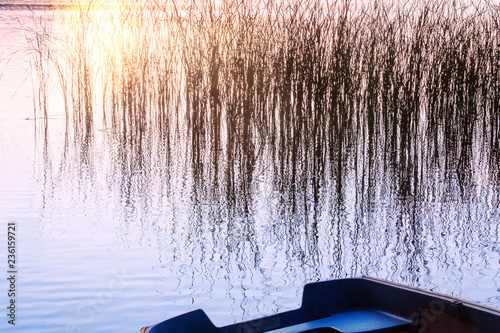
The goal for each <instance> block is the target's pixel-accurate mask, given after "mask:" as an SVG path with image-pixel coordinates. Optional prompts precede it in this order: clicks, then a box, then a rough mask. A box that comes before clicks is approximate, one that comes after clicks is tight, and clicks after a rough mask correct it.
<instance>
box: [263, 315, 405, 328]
mask: <svg viewBox="0 0 500 333" xmlns="http://www.w3.org/2000/svg"><path fill="white" fill-rule="evenodd" d="M405 330H408V331H412V330H414V327H413V326H412V325H411V322H410V321H409V320H405V319H402V318H398V317H395V316H392V315H390V314H388V313H386V312H383V311H379V310H375V309H368V310H354V311H348V312H341V313H336V314H333V315H331V316H329V317H326V318H321V319H317V320H313V321H309V322H305V323H300V324H297V325H292V326H288V327H283V328H279V329H276V330H271V331H267V333H299V332H300V333H305V332H307V333H327V332H330V333H361V332H380V333H382V332H383V333H386V332H387V333H389V332H402V331H405Z"/></svg>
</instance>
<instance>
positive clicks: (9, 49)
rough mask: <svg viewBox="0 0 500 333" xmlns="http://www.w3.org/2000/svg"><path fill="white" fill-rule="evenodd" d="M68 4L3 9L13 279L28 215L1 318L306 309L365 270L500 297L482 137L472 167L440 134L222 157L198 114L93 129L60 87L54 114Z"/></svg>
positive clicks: (113, 324)
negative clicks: (194, 125) (166, 123)
mask: <svg viewBox="0 0 500 333" xmlns="http://www.w3.org/2000/svg"><path fill="white" fill-rule="evenodd" d="M2 3H5V1H4V2H2ZM51 15H52V14H51V12H50V11H49V10H48V9H47V12H44V11H43V9H41V8H37V9H35V10H34V11H29V10H26V9H22V8H17V7H16V8H15V9H14V10H12V9H9V8H6V7H0V40H1V42H0V75H1V80H0V163H1V168H0V212H1V213H0V221H1V226H0V227H1V229H2V230H1V231H0V236H1V237H2V241H1V242H0V244H2V248H3V250H2V251H0V260H1V261H2V262H3V264H2V267H3V268H2V269H3V271H4V275H5V274H6V271H7V268H6V264H5V263H6V261H7V260H6V250H5V244H6V237H7V236H6V229H7V227H6V225H7V223H8V222H9V221H15V222H16V223H17V227H18V230H17V251H18V255H17V259H18V281H17V287H16V288H17V297H16V301H17V303H16V305H17V317H16V326H15V327H12V326H10V325H8V324H7V320H6V316H5V315H2V316H1V317H0V318H2V319H1V321H0V331H2V332H5V331H7V332H35V331H36V332H107V331H117V332H118V331H120V332H138V330H139V329H140V328H141V327H143V326H146V325H149V324H153V323H156V322H158V321H161V320H163V319H165V318H168V317H171V316H174V315H177V314H180V313H183V312H185V311H189V310H192V309H195V308H203V309H204V310H206V312H207V313H208V315H209V317H210V318H211V319H212V320H213V321H214V322H215V323H216V324H217V325H224V324H229V323H233V322H236V321H241V320H246V319H250V318H256V317H259V316H263V315H268V314H272V313H276V312H279V311H285V310H289V309H292V308H295V307H298V306H299V304H300V295H301V293H302V286H303V285H304V284H305V283H307V282H312V281H318V280H325V279H332V278H343V277H354V276H360V275H370V276H375V277H378V278H383V279H388V280H390V281H394V282H399V283H404V284H408V285H412V286H416V287H421V288H426V289H431V290H434V291H438V292H442V293H447V294H452V295H455V296H459V297H462V298H466V299H469V300H472V301H475V302H479V303H482V304H486V305H489V306H493V307H497V308H500V273H499V269H500V263H499V260H500V255H499V251H500V245H499V237H500V211H499V202H500V173H499V170H498V168H496V169H495V168H494V166H495V163H496V162H498V161H496V162H495V160H494V161H493V162H491V158H490V159H488V158H484V154H485V150H484V149H483V148H482V147H483V145H482V138H481V136H480V135H478V134H476V135H474V137H473V140H474V142H472V143H471V146H472V148H471V152H472V155H471V157H470V159H469V160H468V161H467V163H466V164H465V165H461V167H460V168H457V167H450V166H452V165H455V166H456V165H457V164H456V163H455V164H454V163H449V161H448V159H449V158H452V157H453V154H451V153H450V154H444V155H443V156H444V157H439V158H437V159H431V158H430V157H429V155H431V154H430V153H428V152H427V149H428V148H427V147H429V146H431V145H432V144H433V143H432V142H431V140H430V139H429V138H427V137H425V136H424V135H423V136H422V138H417V139H415V140H412V141H411V142H414V146H413V148H412V149H411V152H410V153H408V151H406V152H404V153H402V152H401V150H402V149H403V148H402V147H401V146H399V147H395V149H394V150H391V151H383V150H381V151H379V150H377V149H370V147H372V146H371V143H369V142H368V141H370V140H368V139H367V140H359V141H355V143H354V144H345V145H344V146H340V148H339V149H337V150H335V151H334V152H333V153H331V147H330V146H328V145H325V146H323V147H320V148H319V151H318V150H316V153H317V154H319V155H320V156H324V155H328V156H329V158H328V160H329V161H330V162H328V163H326V164H325V165H321V166H320V167H318V166H317V165H316V164H315V163H317V161H318V160H317V159H315V157H314V156H317V155H314V156H312V155H308V153H307V151H308V150H307V143H301V144H299V148H298V149H296V150H294V149H289V150H287V149H285V150H284V151H286V152H287V154H290V155H286V154H284V153H283V154H281V153H279V152H278V153H276V151H277V150H279V149H280V144H281V143H280V142H279V140H278V141H276V142H274V143H273V142H266V143H262V142H260V143H259V142H257V143H256V142H253V143H247V145H246V146H244V147H247V148H241V149H242V150H235V152H234V156H233V159H229V158H227V156H228V154H229V153H228V152H227V148H224V149H226V150H224V149H223V150H224V154H222V153H221V154H222V155H224V156H226V157H223V158H222V157H221V158H215V157H213V156H217V154H218V152H217V151H211V150H210V149H201V148H200V147H196V146H193V144H192V142H191V143H190V141H189V140H187V139H186V138H187V137H188V136H189V135H191V134H190V133H191V132H189V130H188V129H187V126H188V125H185V124H184V123H183V122H182V121H181V122H179V124H180V125H179V128H178V130H177V133H176V134H175V135H170V136H169V138H170V140H171V141H168V140H165V137H164V136H163V135H164V134H163V133H161V132H160V131H159V130H154V131H148V132H145V133H143V134H141V136H140V140H138V139H137V137H136V138H135V139H133V140H131V139H130V138H126V137H124V136H123V135H122V133H118V134H117V133H114V132H113V131H112V130H111V129H110V126H109V124H108V125H106V124H103V123H100V122H97V121H96V125H95V127H94V128H93V129H92V131H83V132H82V133H78V132H77V131H76V130H75V129H74V127H71V126H68V125H67V122H66V120H65V119H66V118H65V116H64V114H65V111H64V106H63V104H64V103H63V102H62V101H61V99H60V98H59V99H58V98H54V99H52V100H51V101H50V102H49V106H48V108H49V114H50V117H49V119H48V122H47V123H48V126H45V125H44V122H43V121H41V120H40V119H38V120H35V119H34V111H33V91H34V90H33V88H32V76H31V72H30V71H29V68H30V61H33V52H32V50H30V49H29V47H28V45H27V42H26V36H25V31H24V30H23V29H30V28H32V29H38V28H39V26H37V24H38V23H36V21H35V22H34V21H33V17H39V16H44V17H51ZM57 17H58V16H57V15H56V18H57ZM49 22H51V20H49ZM26 34H27V35H29V33H26ZM57 89H58V88H57V87H55V86H50V85H49V87H48V91H49V95H50V94H53V95H59V91H58V90H57ZM35 91H36V89H35ZM492 117H498V115H493V116H492ZM183 126H184V127H183ZM479 132H480V131H479ZM224 135H226V134H224ZM221 136H222V135H221ZM172 138H174V139H172ZM422 140H423V141H422ZM425 140H429V141H425ZM439 140H440V141H439V144H441V143H442V142H443V140H441V139H439ZM370 142H371V141H370ZM248 147H250V148H248ZM245 149H251V150H252V151H255V153H249V152H248V151H247V150H245ZM292 151H296V152H297V155H292ZM486 153H487V154H489V155H488V156H490V155H492V154H490V153H491V152H488V151H487V150H486ZM280 156H281V157H280ZM450 156H451V157H450ZM456 158H457V159H458V157H456ZM337 159H341V160H342V163H339V164H337V163H332V162H331V161H337ZM496 164H497V166H498V163H496ZM339 165H340V168H337V166H339ZM0 288H1V290H0V294H1V295H2V296H1V298H0V300H2V308H3V309H4V310H3V312H5V311H6V310H5V306H6V304H7V303H6V302H7V301H8V300H7V297H6V291H7V289H8V286H7V283H6V281H5V279H2V282H1V283H0Z"/></svg>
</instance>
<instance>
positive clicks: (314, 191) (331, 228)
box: [30, 2, 500, 328]
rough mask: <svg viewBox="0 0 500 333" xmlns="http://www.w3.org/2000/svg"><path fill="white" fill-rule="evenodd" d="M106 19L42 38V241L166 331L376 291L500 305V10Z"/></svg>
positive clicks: (309, 9)
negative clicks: (196, 318) (406, 290)
mask: <svg viewBox="0 0 500 333" xmlns="http://www.w3.org/2000/svg"><path fill="white" fill-rule="evenodd" d="M96 6H97V7H95V8H92V10H81V9H75V8H73V9H71V10H64V11H58V12H56V13H55V14H54V18H55V23H54V25H53V26H52V24H51V23H50V22H51V21H49V22H45V23H44V24H46V25H50V27H51V28H52V29H53V30H51V31H49V30H47V29H45V30H43V29H39V30H37V32H36V33H33V34H32V35H30V36H31V37H30V38H32V39H31V40H30V41H31V45H32V46H33V45H38V46H40V47H39V48H38V49H36V48H35V51H36V52H33V53H32V56H33V58H32V59H34V61H33V63H34V64H35V67H34V68H33V77H34V78H35V82H36V83H38V85H35V90H36V92H37V94H35V95H36V96H35V98H34V100H35V104H36V106H37V109H36V111H35V112H36V116H37V117H38V118H39V120H38V121H36V126H37V127H36V159H37V160H36V163H35V164H34V165H35V178H36V180H37V186H38V188H39V189H40V192H39V193H37V195H36V196H35V198H36V199H35V201H36V202H37V204H39V205H40V206H41V216H40V218H39V220H40V222H39V229H40V239H42V240H44V239H55V240H57V239H64V240H65V241H64V242H63V244H64V245H61V247H62V248H66V249H68V248H72V247H75V246H76V248H80V249H81V251H83V252H87V251H88V252H89V253H90V254H89V257H88V258H87V257H86V256H85V255H82V258H80V259H79V260H81V261H80V265H82V266H83V267H86V266H87V265H88V264H89V263H90V262H91V260H92V259H91V257H92V253H93V251H95V247H93V246H96V245H93V244H95V242H98V243H102V246H103V248H104V249H107V251H108V252H109V253H112V255H106V256H105V257H106V258H105V259H104V260H108V264H110V265H113V264H114V263H116V262H120V263H121V265H125V266H127V267H129V268H130V270H132V271H141V273H140V274H137V275H134V277H133V280H134V282H133V283H132V282H131V284H133V285H134V286H135V284H137V285H140V286H141V287H140V288H136V289H133V290H134V291H129V292H130V293H139V290H141V288H144V289H147V290H148V291H146V292H144V294H145V295H147V297H146V298H145V300H142V302H145V303H146V304H148V303H149V304H152V305H154V306H161V307H162V308H163V309H166V310H164V311H166V313H164V314H163V315H165V317H166V316H169V315H175V314H178V313H179V312H181V311H180V309H182V310H190V309H193V308H195V307H200V306H201V307H205V308H206V309H207V310H208V312H209V314H210V316H211V317H212V318H213V319H214V320H215V321H216V323H219V324H225V323H229V322H232V321H237V320H242V319H247V318H250V317H257V316H260V315H263V314H270V313H274V312H277V311H283V310H286V309H290V308H294V307H296V306H298V304H299V299H298V298H296V297H297V296H298V295H300V291H301V289H300V288H301V286H302V285H303V284H304V283H306V282H309V281H317V280H323V279H329V278H340V277H347V276H359V275H373V276H376V277H380V278H386V279H389V280H391V281H396V282H402V283H406V284H410V285H414V286H419V287H423V288H428V289H433V290H439V291H441V292H446V293H451V294H454V295H459V296H462V297H465V298H470V299H473V300H475V301H479V302H482V303H486V304H489V305H492V306H496V307H499V306H500V298H499V297H500V296H499V294H498V290H497V288H499V286H498V283H499V281H498V279H499V277H498V270H499V257H498V251H499V248H498V240H499V221H500V216H499V202H500V195H499V193H500V190H499V189H500V179H499V177H500V170H499V163H498V162H499V153H500V141H499V133H500V132H499V131H500V129H499V125H500V124H499V121H498V120H499V119H500V118H499V116H498V115H499V106H500V90H499V87H500V85H499V82H500V76H499V72H498V70H499V67H498V63H499V61H500V52H499V50H498V45H499V42H500V40H499V37H500V36H498V33H496V32H495V26H494V22H498V18H499V16H498V12H497V11H495V10H494V8H488V7H484V8H483V7H481V8H477V11H479V10H482V11H483V12H481V13H482V14H481V15H476V14H477V12H474V10H475V9H473V8H469V9H464V11H461V10H460V9H458V8H453V7H447V6H446V5H444V4H441V5H438V4H435V5H429V6H428V7H425V8H421V7H418V9H419V10H420V11H417V12H418V13H420V14H419V15H415V17H414V16H408V15H405V14H404V13H407V12H409V10H410V9H412V10H415V8H416V7H415V8H406V7H402V8H398V7H396V6H393V7H391V8H389V9H390V10H388V11H387V13H394V14H388V15H386V16H384V15H382V14H380V13H379V11H378V8H372V7H369V8H364V9H363V10H361V7H359V8H358V7H356V8H351V10H346V9H345V8H343V7H340V6H339V5H335V6H333V5H332V6H333V7H330V8H329V9H328V10H325V8H323V7H321V6H319V5H316V4H315V3H313V2H306V3H303V4H302V5H301V6H302V7H300V6H298V7H296V6H289V7H282V6H280V4H278V3H274V2H269V3H266V4H265V6H264V7H265V10H262V9H259V10H257V7H252V6H250V5H246V4H241V5H240V6H236V5H235V6H236V7H228V9H227V10H228V11H224V10H216V9H214V8H212V7H202V8H200V7H187V9H186V8H184V7H182V8H180V7H179V8H177V9H175V10H174V11H173V10H172V9H171V8H170V7H169V8H168V9H167V8H161V7H157V4H149V5H144V6H135V7H134V6H132V7H128V6H114V7H113V8H111V9H110V8H104V7H99V6H98V5H96ZM193 6H194V5H193ZM207 6H208V5H207ZM227 6H229V5H227ZM407 6H408V5H407ZM438 6H442V7H439V8H438ZM261 8H262V7H261ZM437 10H439V11H440V12H441V13H443V15H437V16H436V15H433V13H435V11H437ZM467 10H471V11H472V12H468V11H467ZM365 11H367V12H368V13H370V15H368V14H361V13H363V12H365ZM228 13H232V14H233V15H228ZM305 13H307V14H305ZM377 13H379V14H377ZM495 20H496V21H495ZM262 36H265V38H262ZM37 43H40V44H37ZM54 86H56V87H57V89H58V90H55V89H53V88H52V89H51V88H49V87H54ZM57 91H58V92H60V94H59V93H56V92H57ZM51 117H53V119H51V120H47V119H48V118H51ZM82 234H83V235H84V236H82ZM82 237H83V239H82ZM85 237H96V239H97V240H98V241H96V240H94V241H92V242H90V243H89V244H90V245H88V246H85V245H83V244H86V243H85V242H86V241H85V240H84V239H85ZM66 242H69V243H73V245H67V244H66ZM80 242H82V243H80ZM75 244H76V245H75ZM99 246H101V245H99ZM130 249H132V250H133V249H148V254H149V255H151V254H154V259H151V258H143V260H144V262H145V263H146V264H144V262H141V259H137V257H138V255H137V254H131V253H132V252H134V251H129V250H130ZM125 254H126V255H125ZM127 256H130V259H127ZM136 256H137V257H136ZM78 257H80V255H78ZM60 260H63V259H60ZM121 260H123V261H121ZM127 260H130V263H128V264H125V263H126V261H127ZM105 264H106V262H104V263H103V265H105ZM134 274H135V273H134ZM68 275H70V273H68ZM134 295H135V294H134ZM79 297H80V296H79ZM142 304H144V303H142ZM221 304H222V305H221ZM228 309H229V311H230V312H231V316H230V318H228V316H227V313H228ZM127 311H128V312H134V306H133V305H132V304H131V305H130V307H129V308H128V309H125V312H127ZM211 311H212V312H211ZM155 318H156V319H151V320H152V322H154V321H158V320H161V319H164V318H163V317H155ZM148 319H149V318H148ZM97 322H98V321H94V322H92V323H90V324H89V323H86V324H88V325H89V328H92V325H97ZM152 322H144V323H141V324H139V325H138V326H137V327H139V326H140V325H145V324H151V323H152ZM116 325H119V323H117V324H116Z"/></svg>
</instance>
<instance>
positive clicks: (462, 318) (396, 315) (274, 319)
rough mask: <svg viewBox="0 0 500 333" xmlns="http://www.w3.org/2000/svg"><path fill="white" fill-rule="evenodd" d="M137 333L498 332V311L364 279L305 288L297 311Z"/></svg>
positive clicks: (174, 323) (192, 318)
mask: <svg viewBox="0 0 500 333" xmlns="http://www.w3.org/2000/svg"><path fill="white" fill-rule="evenodd" d="M141 332H142V333H170V332H177V333H195V332H206V333H242V332H255V333H257V332H268V333H298V332H304V333H305V332H307V333H328V332H330V333H335V332H346V333H347V332H350V333H362V332H370V333H410V332H414V333H498V332H500V311H499V310H497V309H493V308H488V307H484V306H480V305H478V304H474V303H471V302H467V301H464V300H460V299H457V298H453V297H450V296H446V295H441V294H437V293H433V292H429V291H425V290H421V289H416V288H411V287H406V286H403V285H399V284H394V283H390V282H387V281H383V280H378V279H374V278H369V277H362V278H350V279H339V280H332V281H324V282H316V283H310V284H307V285H306V286H305V287H304V293H303V297H302V305H301V307H300V308H299V309H296V310H292V311H287V312H283V313H279V314H276V315H273V316H269V317H264V318H261V319H256V320H251V321H247V322H243V323H237V324H232V325H228V326H224V327H216V326H215V325H214V324H213V323H212V322H211V321H210V319H209V318H208V317H207V315H206V314H205V312H204V311H203V310H194V311H191V312H188V313H185V314H183V315H180V316H177V317H174V318H171V319H168V320H165V321H163V322H161V323H158V324H156V325H153V326H149V327H146V328H143V329H142V330H141Z"/></svg>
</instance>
